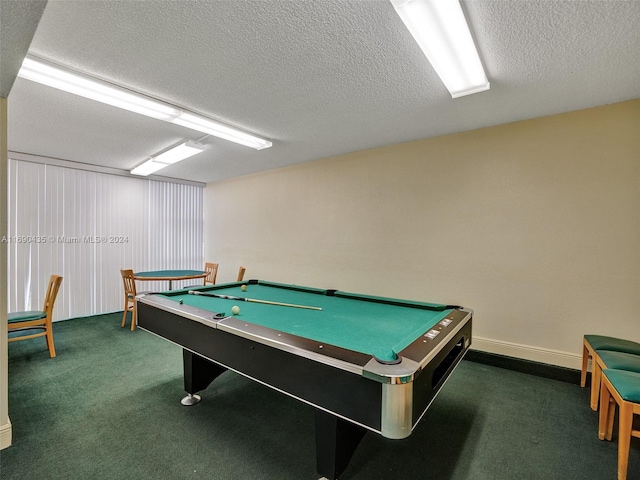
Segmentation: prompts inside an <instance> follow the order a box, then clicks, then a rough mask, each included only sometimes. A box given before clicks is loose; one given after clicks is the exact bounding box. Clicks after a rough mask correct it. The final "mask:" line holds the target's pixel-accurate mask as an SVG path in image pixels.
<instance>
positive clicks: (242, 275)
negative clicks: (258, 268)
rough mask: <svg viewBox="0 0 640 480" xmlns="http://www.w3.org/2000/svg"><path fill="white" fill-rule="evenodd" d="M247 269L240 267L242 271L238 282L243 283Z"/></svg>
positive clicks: (239, 273)
mask: <svg viewBox="0 0 640 480" xmlns="http://www.w3.org/2000/svg"><path fill="white" fill-rule="evenodd" d="M246 271H247V269H246V268H245V267H240V270H238V282H241V281H242V279H243V278H244V272H246Z"/></svg>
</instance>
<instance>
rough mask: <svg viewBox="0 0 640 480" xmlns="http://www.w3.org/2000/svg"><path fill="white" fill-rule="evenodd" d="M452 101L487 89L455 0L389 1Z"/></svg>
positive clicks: (476, 53) (460, 10)
mask: <svg viewBox="0 0 640 480" xmlns="http://www.w3.org/2000/svg"><path fill="white" fill-rule="evenodd" d="M390 1H391V3H392V4H393V7H394V8H395V9H396V12H397V13H398V15H399V16H400V18H401V19H402V21H403V22H404V24H405V25H406V27H407V29H408V30H409V32H411V35H413V38H415V40H416V42H418V45H419V46H420V48H421V49H422V51H423V52H424V54H425V55H426V56H427V58H428V59H429V62H430V63H431V65H432V66H433V68H434V70H435V71H436V73H437V74H438V75H439V76H440V79H441V80H442V82H443V83H444V84H445V86H446V87H447V89H448V90H449V92H450V93H451V96H452V97H453V98H457V97H461V96H463V95H470V94H472V93H478V92H483V91H485V90H489V81H488V80H487V76H486V75H485V73H484V69H483V68H482V62H480V57H479V56H478V51H477V50H476V46H475V44H474V43H473V38H472V37H471V32H470V31H469V27H468V25H467V22H466V20H465V18H464V13H463V12H462V7H461V6H460V2H459V0H390Z"/></svg>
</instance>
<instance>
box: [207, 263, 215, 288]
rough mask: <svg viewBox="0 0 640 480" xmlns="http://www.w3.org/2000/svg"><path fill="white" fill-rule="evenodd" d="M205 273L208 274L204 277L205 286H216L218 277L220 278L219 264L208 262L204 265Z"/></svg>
mask: <svg viewBox="0 0 640 480" xmlns="http://www.w3.org/2000/svg"><path fill="white" fill-rule="evenodd" d="M204 271H205V272H207V276H206V277H204V284H205V285H206V284H207V283H211V284H215V283H216V277H217V276H218V264H217V263H209V262H207V263H205V264H204Z"/></svg>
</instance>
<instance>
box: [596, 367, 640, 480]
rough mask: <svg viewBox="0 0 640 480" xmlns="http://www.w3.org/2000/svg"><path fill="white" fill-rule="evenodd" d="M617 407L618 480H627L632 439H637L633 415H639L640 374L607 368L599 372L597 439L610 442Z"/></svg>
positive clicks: (639, 436)
mask: <svg viewBox="0 0 640 480" xmlns="http://www.w3.org/2000/svg"><path fill="white" fill-rule="evenodd" d="M616 405H617V406H618V407H619V408H620V413H619V416H618V432H619V433H618V480H626V479H627V470H628V468H629V447H630V445H631V437H637V438H640V430H634V429H633V416H634V415H640V373H636V372H627V371H623V370H613V369H606V370H603V371H602V388H601V389H600V422H599V424H598V438H599V439H600V440H611V435H612V433H613V419H614V417H615V409H616Z"/></svg>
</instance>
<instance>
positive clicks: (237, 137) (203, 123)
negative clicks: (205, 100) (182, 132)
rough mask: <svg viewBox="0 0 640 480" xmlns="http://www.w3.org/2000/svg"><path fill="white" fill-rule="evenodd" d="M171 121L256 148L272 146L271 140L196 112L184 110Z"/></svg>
mask: <svg viewBox="0 0 640 480" xmlns="http://www.w3.org/2000/svg"><path fill="white" fill-rule="evenodd" d="M171 123H175V124H176V125H182V126H183V127H187V128H191V129H193V130H198V131H199V132H202V133H208V134H209V135H213V136H215V137H218V138H224V139H225V140H230V141H232V142H235V143H239V144H240V145H245V146H247V147H251V148H255V149H256V150H262V149H263V148H269V147H270V146H271V142H270V141H269V140H265V139H264V138H260V137H256V136H255V135H251V134H249V133H245V132H241V131H240V130H236V129H235V128H231V127H228V126H226V125H224V124H222V123H220V122H216V121H214V120H210V119H208V118H206V117H203V116H201V115H197V114H194V113H188V112H183V113H182V114H181V115H180V116H179V117H177V118H174V119H173V120H171Z"/></svg>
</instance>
